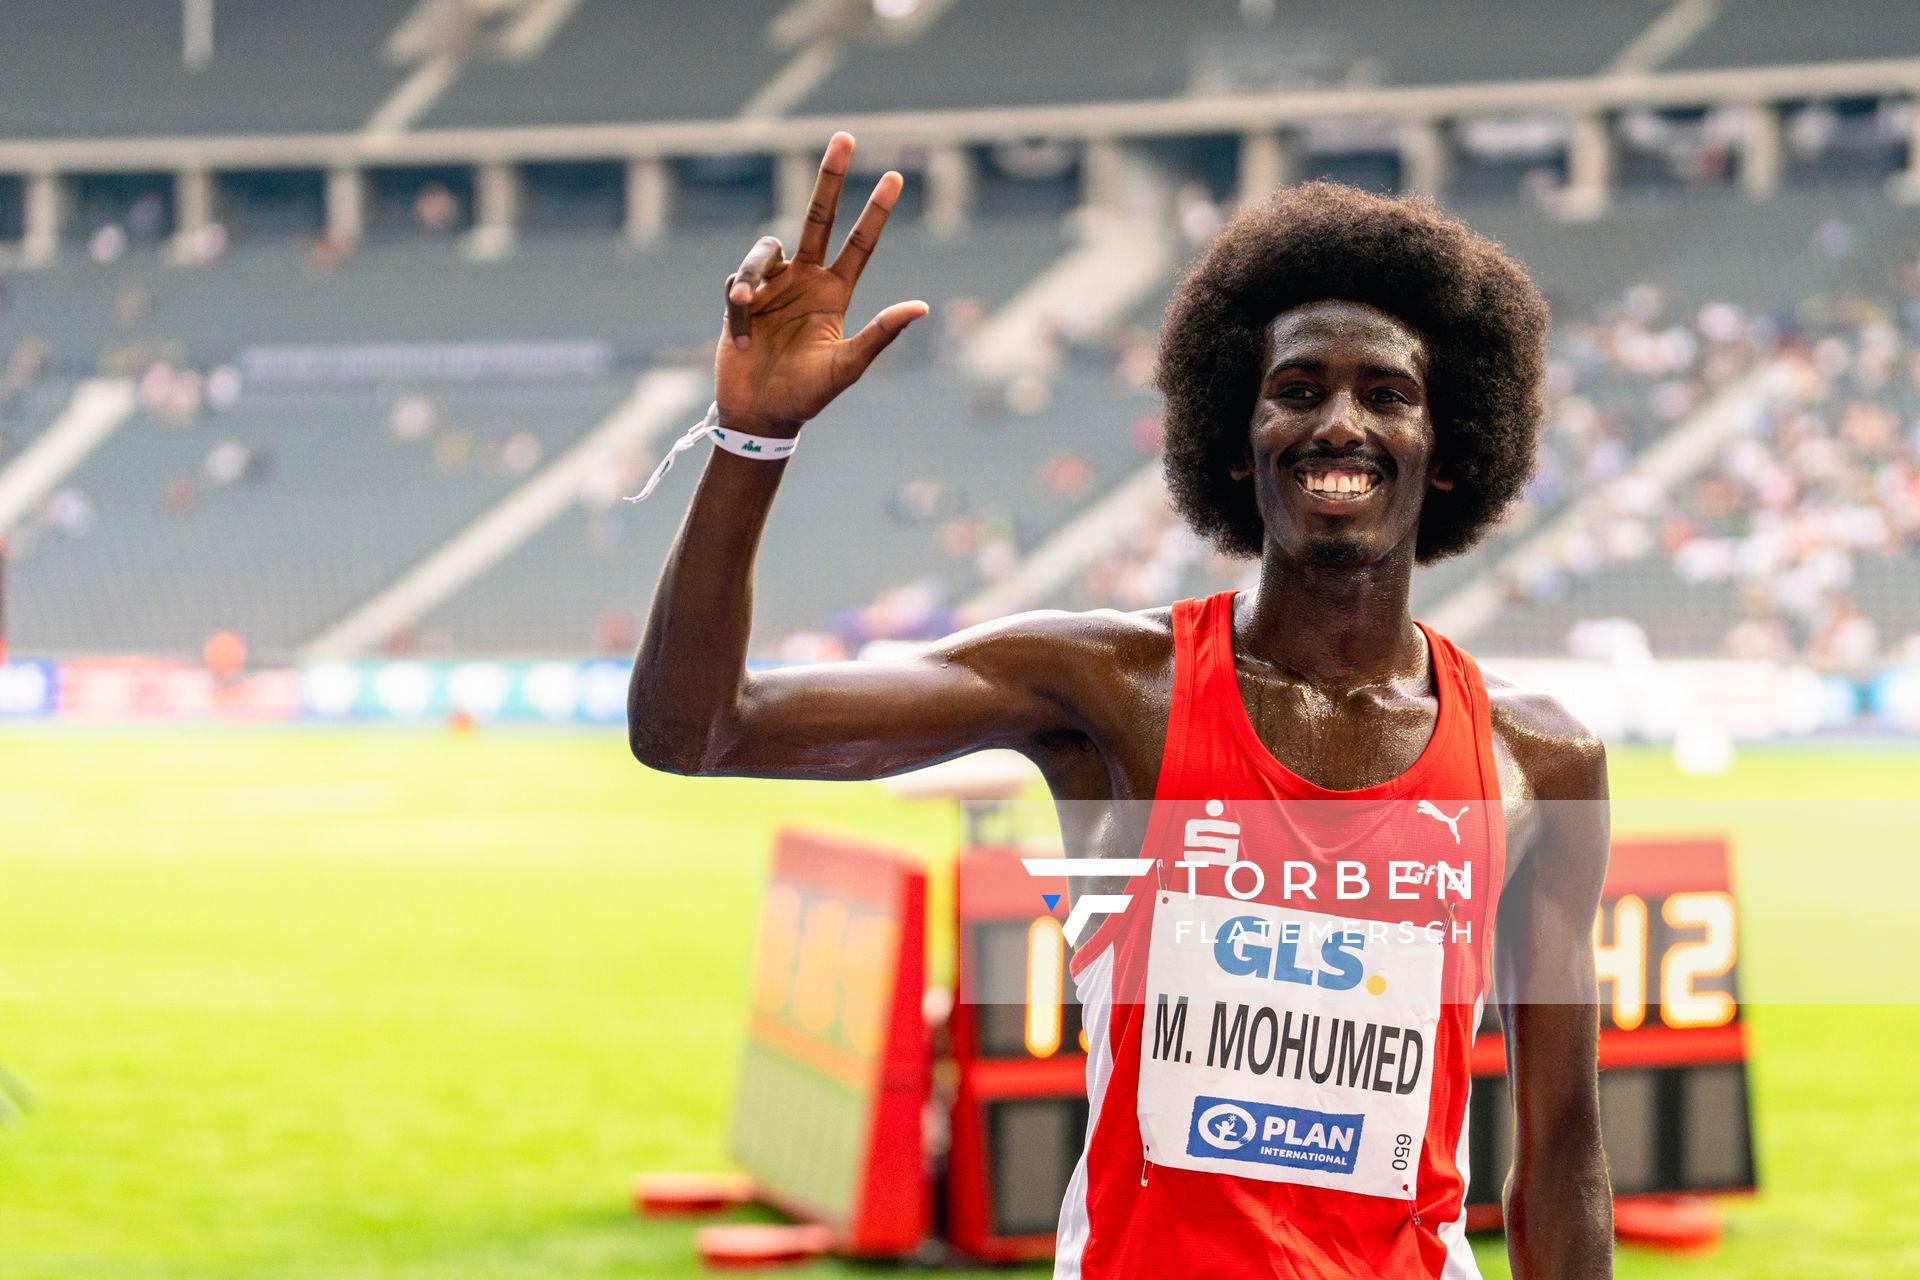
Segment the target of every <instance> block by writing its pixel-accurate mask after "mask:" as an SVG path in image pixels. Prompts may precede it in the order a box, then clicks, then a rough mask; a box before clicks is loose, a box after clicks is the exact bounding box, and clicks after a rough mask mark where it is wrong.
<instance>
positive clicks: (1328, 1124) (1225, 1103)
mask: <svg viewBox="0 0 1920 1280" xmlns="http://www.w3.org/2000/svg"><path fill="white" fill-rule="evenodd" d="M1365 1124H1366V1117H1365V1116H1364V1115H1359V1114H1336V1113H1333V1112H1328V1111H1310V1110H1308V1109H1307V1108H1305V1107H1283V1106H1278V1105H1276V1104H1273V1103H1266V1102H1252V1101H1235V1100H1234V1099H1231V1098H1210V1097H1207V1096H1205V1095H1204V1094H1203V1095H1202V1096H1200V1097H1197V1098H1195V1099H1194V1100H1193V1121H1192V1124H1191V1125H1190V1127H1189V1129H1188V1133H1187V1154H1188V1155H1190V1156H1201V1157H1204V1158H1206V1159H1209V1160H1244V1161H1246V1162H1248V1163H1250V1164H1271V1165H1285V1166H1288V1167H1291V1168H1298V1169H1317V1170H1319V1171H1320V1172H1322V1173H1352V1172H1353V1167H1354V1162H1355V1161H1356V1160H1357V1159H1358V1158H1359V1155H1360V1130H1361V1129H1362V1127H1364V1125H1365Z"/></svg>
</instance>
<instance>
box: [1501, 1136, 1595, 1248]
mask: <svg viewBox="0 0 1920 1280" xmlns="http://www.w3.org/2000/svg"><path fill="white" fill-rule="evenodd" d="M1550 1131H1551V1132H1553V1133H1554V1134H1555V1137H1554V1140H1553V1141H1552V1143H1551V1147H1550V1149H1549V1150H1541V1151H1536V1152H1534V1153H1532V1154H1531V1155H1527V1154H1522V1155H1520V1156H1519V1157H1517V1158H1516V1159H1515V1161H1514V1166H1513V1174H1512V1176H1511V1177H1510V1178H1509V1179H1508V1181H1507V1186H1506V1194H1505V1201H1506V1224H1507V1257H1508V1259H1509V1261H1510V1262H1511V1263H1512V1265H1513V1274H1514V1277H1515V1280H1604V1278H1606V1277H1611V1276H1612V1275H1613V1191H1612V1189H1611V1187H1610V1186H1609V1184H1608V1180H1607V1158H1606V1153H1605V1151H1604V1149H1603V1148H1602V1146H1601V1141H1600V1117H1599V1114H1598V1108H1597V1106H1596V1107H1594V1108H1591V1109H1589V1108H1586V1107H1582V1108H1580V1109H1579V1114H1575V1115H1569V1116H1564V1117H1560V1118H1559V1122H1558V1123H1557V1124H1554V1125H1553V1126H1551V1129H1550Z"/></svg>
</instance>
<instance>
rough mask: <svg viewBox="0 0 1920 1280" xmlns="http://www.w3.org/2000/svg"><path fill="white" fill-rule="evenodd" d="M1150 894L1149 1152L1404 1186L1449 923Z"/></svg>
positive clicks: (1144, 1054) (1247, 1170)
mask: <svg viewBox="0 0 1920 1280" xmlns="http://www.w3.org/2000/svg"><path fill="white" fill-rule="evenodd" d="M1153 904H1154V905H1153V935H1152V943H1151V947H1150V950H1149V951H1148V955H1147V987H1146V998H1145V1010H1144V1017H1145V1024H1144V1026H1143V1028H1142V1036H1141V1046H1140V1089H1139V1119H1140V1139H1141V1142H1142V1143H1143V1144H1144V1146H1145V1148H1146V1155H1147V1159H1148V1160H1150V1161H1152V1162H1153V1163H1155V1164H1160V1165H1167V1166H1170V1167H1172V1168H1176V1169H1194V1170H1199V1171H1202V1172H1206V1173H1222V1174H1227V1175H1230V1176H1232V1177H1239V1178H1258V1179H1260V1180H1262V1181H1266V1182H1295V1183H1305V1184H1307V1185H1310V1186H1316V1187H1330V1188H1334V1189H1337V1190H1341V1191H1352V1192H1355V1193H1357V1194H1360V1195H1373V1196H1394V1197H1397V1198H1401V1199H1405V1198H1407V1197H1408V1196H1409V1195H1410V1193H1411V1191H1410V1189H1411V1187H1412V1185H1413V1181H1414V1171H1415V1169H1416V1168H1417V1167H1418V1165H1419V1161H1420V1150H1421V1146H1422V1144H1423V1142H1424V1139H1425V1136H1426V1128H1427V1104H1428V1101H1429V1098H1430V1096H1431V1094H1432V1090H1433V1059H1434V1053H1435V1044H1434V1040H1435V1036H1436V1033H1437V1031H1438V1028H1439V1024H1440V993H1441V968H1442V964H1443V962H1444V958H1445V954H1444V948H1443V944H1442V937H1443V936H1444V935H1442V934H1441V933H1440V932H1439V931H1438V930H1437V929H1434V930H1427V929H1421V928H1418V927H1416V926H1413V925H1403V924H1400V923H1397V922H1395V923H1389V922H1384V921H1378V920H1351V919H1346V918H1343V917H1340V916H1333V915H1322V914H1319V913H1316V912H1311V911H1296V910H1293V909H1291V908H1288V907H1279V906H1272V905H1268V904H1266V903H1260V902H1240V901H1236V900H1234V899H1232V898H1218V897H1207V896H1192V897H1189V896H1188V895H1187V894H1186V893H1184V892H1182V891H1180V890H1164V889H1163V890H1160V891H1159V892H1156V893H1155V894H1154V895H1153Z"/></svg>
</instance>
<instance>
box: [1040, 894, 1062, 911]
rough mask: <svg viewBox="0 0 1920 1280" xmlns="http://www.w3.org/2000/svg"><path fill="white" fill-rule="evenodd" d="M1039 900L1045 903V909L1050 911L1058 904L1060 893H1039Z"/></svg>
mask: <svg viewBox="0 0 1920 1280" xmlns="http://www.w3.org/2000/svg"><path fill="white" fill-rule="evenodd" d="M1040 901H1042V902H1044V903H1046V904H1047V910H1049V911H1051V910H1053V909H1054V908H1055V907H1057V906H1059V905H1060V895H1059V894H1057V893H1043V894H1041V895H1040Z"/></svg>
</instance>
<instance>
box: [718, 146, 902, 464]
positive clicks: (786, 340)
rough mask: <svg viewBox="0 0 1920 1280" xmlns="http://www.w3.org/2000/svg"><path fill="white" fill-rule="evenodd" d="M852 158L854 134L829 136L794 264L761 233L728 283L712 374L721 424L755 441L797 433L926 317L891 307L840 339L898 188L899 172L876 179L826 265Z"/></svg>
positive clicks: (768, 237)
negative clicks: (756, 436) (755, 435)
mask: <svg viewBox="0 0 1920 1280" xmlns="http://www.w3.org/2000/svg"><path fill="white" fill-rule="evenodd" d="M852 155H853V138H852V136H851V135H848V134H845V133H836V134H835V135H833V140H832V141H831V142H829V143H828V144H827V153H826V156H825V157H824V158H823V159H822V160H821V162H820V177H819V179H818V181H816V182H815V184H814V188H813V198H812V199H811V200H810V201H809V202H808V205H807V221H806V226H805V228H804V229H803V230H802V232H801V234H800V244H799V247H798V249H797V250H796V251H795V252H794V255H793V257H792V258H791V259H788V258H787V257H786V256H785V249H784V247H783V246H782V245H781V243H780V242H779V241H778V240H776V239H774V238H773V237H772V236H762V237H761V238H760V240H759V241H758V242H757V243H755V245H754V246H753V248H752V250H750V251H749V252H748V254H747V256H746V259H745V260H744V261H742V262H741V264H740V269H739V270H738V271H736V272H735V273H734V274H732V275H730V276H728V277H727V286H726V288H727V313H726V321H725V324H724V325H723V327H722V329H721V333H720V345H719V349H718V351H717V352H716V354H715V356H714V362H713V372H714V384H715V389H716V399H717V400H718V401H719V405H720V420H721V421H722V422H723V423H726V424H727V425H729V426H734V427H738V428H740V429H743V430H746V431H752V432H755V433H759V434H769V435H792V434H794V433H795V432H797V431H798V430H799V429H800V426H801V425H802V424H803V423H805V422H806V421H807V420H808V419H810V418H812V417H813V416H814V415H815V414H817V413H819V412H820V411H821V410H822V409H824V408H826V407H827V405H828V404H829V403H830V402H831V401H832V400H833V398H834V397H835V396H837V395H839V394H840V393H841V392H842V391H845V390H846V389H847V388H848V387H850V386H852V385H853V384H854V383H855V382H856V381H858V380H859V377H860V375H861V374H863V373H865V372H866V371H867V366H869V365H871V364H872V363H873V361H874V358H875V357H877V356H878V355H879V354H880V353H881V352H882V351H884V350H885V349H886V347H887V344H888V343H890V342H892V341H893V340H894V339H895V338H896V337H898V336H899V335H900V333H901V331H902V330H904V329H905V328H906V327H907V326H908V325H909V324H911V323H912V322H913V321H915V320H917V319H919V318H920V317H921V316H923V315H925V314H926V313H927V304H926V303H924V302H899V303H895V304H894V305H892V306H890V307H888V308H886V309H885V310H883V311H882V312H881V313H880V314H879V315H877V316H875V317H874V318H873V320H872V321H871V322H870V323H868V325H867V326H866V327H865V328H863V329H861V330H860V331H859V332H858V333H856V334H854V335H853V336H852V337H851V338H847V337H844V336H843V334H844V332H845V326H846V316H847V304H848V303H849V302H850V301H851V300H852V298H853V287H854V285H855V284H857V283H858V282H859V279H860V273H861V272H862V271H863V270H864V269H865V268H866V265H867V259H868V258H869V257H871V256H872V254H873V249H874V246H875V245H876V244H878V243H879V240H880V232H881V230H882V228H884V227H885V226H886V223H887V215H888V214H889V213H891V212H892V210H893V205H894V202H895V201H896V200H898V199H899V197H900V186H901V178H900V175H899V174H897V173H892V172H889V173H887V174H885V175H884V176H882V177H881V179H880V181H879V183H878V184H877V185H876V186H875V187H874V189H873V194H872V195H871V196H870V197H869V198H868V200H867V204H866V208H864V209H862V210H861V211H860V217H859V219H858V220H857V221H855V223H854V224H853V230H852V231H851V232H849V233H848V234H847V241H846V243H845V244H844V245H842V246H841V249H840V253H839V256H838V257H836V258H835V259H834V260H833V263H832V265H831V266H828V265H825V262H826V254H827V245H828V242H829V240H830V239H831V237H832V233H833V217H834V212H835V209H836V208H837V206H838V205H839V202H840V188H841V186H842V184H843V183H844V182H845V181H846V176H847V161H848V159H849V158H850V157H851V156H852Z"/></svg>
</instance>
